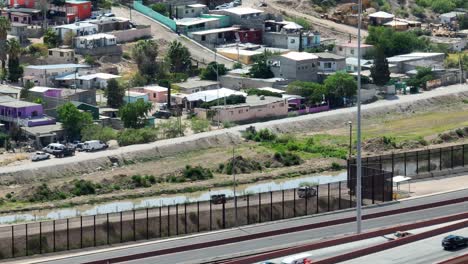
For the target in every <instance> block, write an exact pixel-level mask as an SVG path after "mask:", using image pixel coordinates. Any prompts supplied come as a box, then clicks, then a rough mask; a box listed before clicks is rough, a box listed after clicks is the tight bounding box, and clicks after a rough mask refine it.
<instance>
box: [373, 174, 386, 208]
mask: <svg viewBox="0 0 468 264" xmlns="http://www.w3.org/2000/svg"><path fill="white" fill-rule="evenodd" d="M374 178H375V175H372V177H371V180H372V204H375V179H374ZM384 184H385V182H384Z"/></svg>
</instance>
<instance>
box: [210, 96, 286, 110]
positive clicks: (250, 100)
mask: <svg viewBox="0 0 468 264" xmlns="http://www.w3.org/2000/svg"><path fill="white" fill-rule="evenodd" d="M284 100H285V99H283V98H280V97H275V96H258V95H249V96H246V98H245V103H244V104H234V105H220V106H213V107H211V108H212V109H216V108H220V109H229V108H237V107H246V106H260V105H266V104H271V103H276V102H284Z"/></svg>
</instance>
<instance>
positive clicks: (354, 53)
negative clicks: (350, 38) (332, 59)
mask: <svg viewBox="0 0 468 264" xmlns="http://www.w3.org/2000/svg"><path fill="white" fill-rule="evenodd" d="M373 48H374V46H372V45H368V44H364V43H361V58H362V57H363V56H365V55H366V54H367V53H369V52H370V50H372V49H373ZM334 53H335V54H337V55H340V56H343V57H345V58H350V57H351V58H357V57H358V45H357V42H347V43H340V44H337V45H336V47H335V50H334Z"/></svg>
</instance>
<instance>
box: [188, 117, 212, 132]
mask: <svg viewBox="0 0 468 264" xmlns="http://www.w3.org/2000/svg"><path fill="white" fill-rule="evenodd" d="M190 127H191V128H192V131H193V133H201V132H206V131H209V130H210V128H211V127H210V122H209V121H208V120H205V119H198V118H192V119H191V120H190Z"/></svg>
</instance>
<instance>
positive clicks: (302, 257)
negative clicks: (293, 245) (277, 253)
mask: <svg viewBox="0 0 468 264" xmlns="http://www.w3.org/2000/svg"><path fill="white" fill-rule="evenodd" d="M311 256H312V255H311V254H309V253H301V254H297V255H292V256H289V257H287V258H284V259H283V260H282V261H281V264H303V263H304V261H306V260H311V259H310V257H311Z"/></svg>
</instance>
